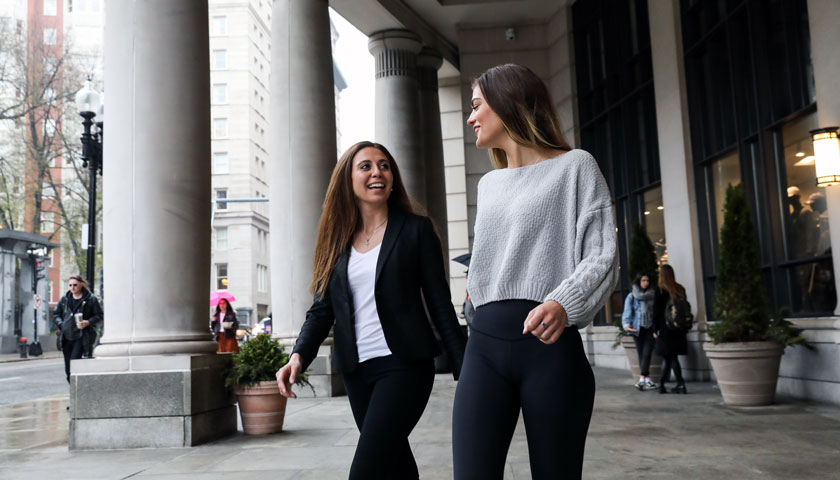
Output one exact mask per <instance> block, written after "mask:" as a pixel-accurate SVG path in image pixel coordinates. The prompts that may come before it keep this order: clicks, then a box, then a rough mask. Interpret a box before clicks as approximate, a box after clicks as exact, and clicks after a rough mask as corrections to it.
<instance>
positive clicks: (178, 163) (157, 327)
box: [96, 0, 216, 357]
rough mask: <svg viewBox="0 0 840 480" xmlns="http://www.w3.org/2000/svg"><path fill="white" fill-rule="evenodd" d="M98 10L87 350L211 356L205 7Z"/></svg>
mask: <svg viewBox="0 0 840 480" xmlns="http://www.w3.org/2000/svg"><path fill="white" fill-rule="evenodd" d="M109 7H110V4H109ZM107 14H108V24H107V26H106V28H105V57H106V59H107V61H106V62H105V77H106V78H107V80H106V88H107V90H108V135H106V136H105V147H104V165H105V168H104V180H103V186H104V189H103V197H104V198H103V217H104V229H103V234H104V243H105V248H104V252H103V253H104V258H103V263H104V268H105V274H104V276H105V278H106V279H107V282H108V298H107V304H106V305H105V309H106V319H107V321H106V327H105V335H104V337H103V338H102V344H101V345H100V346H99V347H98V348H97V349H96V355H97V356H99V357H103V356H126V355H154V354H172V353H204V352H208V353H209V352H214V351H215V350H216V344H215V342H213V341H212V339H211V337H210V335H209V333H208V328H207V324H208V309H209V307H208V295H209V287H208V286H209V285H210V278H209V275H210V228H209V226H210V169H209V167H208V162H209V159H210V103H209V99H210V82H209V78H210V67H209V57H208V53H207V52H208V51H209V43H208V42H209V40H208V19H207V2H206V1H195V2H165V1H149V0H146V1H142V0H137V1H133V2H123V3H120V4H119V7H116V6H115V7H114V8H108V9H107Z"/></svg>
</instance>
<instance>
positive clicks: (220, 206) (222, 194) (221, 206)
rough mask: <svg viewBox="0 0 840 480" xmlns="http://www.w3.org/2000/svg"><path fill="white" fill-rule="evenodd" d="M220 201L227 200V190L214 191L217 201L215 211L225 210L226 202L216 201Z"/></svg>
mask: <svg viewBox="0 0 840 480" xmlns="http://www.w3.org/2000/svg"><path fill="white" fill-rule="evenodd" d="M220 199H221V200H225V199H227V189H226V188H222V189H219V190H216V200H217V202H216V210H227V205H228V204H227V202H219V201H218V200H220Z"/></svg>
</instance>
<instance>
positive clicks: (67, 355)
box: [59, 334, 83, 383]
mask: <svg viewBox="0 0 840 480" xmlns="http://www.w3.org/2000/svg"><path fill="white" fill-rule="evenodd" d="M59 335H60V334H59ZM82 350H83V346H82V339H81V338H79V339H78V340H67V338H66V337H65V338H62V339H61V351H62V352H64V373H66V374H67V383H70V360H78V359H80V358H82Z"/></svg>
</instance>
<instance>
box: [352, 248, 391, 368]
mask: <svg viewBox="0 0 840 480" xmlns="http://www.w3.org/2000/svg"><path fill="white" fill-rule="evenodd" d="M381 246H382V243H380V244H379V245H377V246H376V247H375V248H374V249H373V250H371V251H369V252H367V253H359V252H357V251H356V249H355V248H353V247H350V261H349V262H348V264H347V279H348V280H349V281H350V290H351V291H352V292H353V306H354V307H355V313H356V348H357V349H358V351H359V362H364V361H365V360H370V359H371V358H376V357H384V356H386V355H391V350H390V349H389V348H388V344H387V343H386V342H385V334H384V333H383V332H382V323H381V322H380V321H379V313H378V312H377V311H376V298H374V287H375V283H376V261H377V259H378V258H379V249H380V247H381Z"/></svg>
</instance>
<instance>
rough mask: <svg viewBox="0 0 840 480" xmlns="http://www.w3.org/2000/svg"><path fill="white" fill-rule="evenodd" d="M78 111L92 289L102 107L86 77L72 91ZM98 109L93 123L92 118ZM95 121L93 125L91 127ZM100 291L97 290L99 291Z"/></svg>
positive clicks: (87, 277) (102, 118)
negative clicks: (81, 85) (85, 178)
mask: <svg viewBox="0 0 840 480" xmlns="http://www.w3.org/2000/svg"><path fill="white" fill-rule="evenodd" d="M76 105H77V106H78V108H79V115H81V117H82V118H83V119H84V120H83V121H82V126H84V132H83V133H82V166H83V167H84V168H87V169H88V170H89V172H90V180H89V185H90V189H89V195H90V197H89V199H88V235H87V246H86V248H87V265H86V270H87V271H86V273H85V279H86V280H87V281H88V284H89V285H90V287H91V289H93V285H94V282H93V280H94V279H93V277H94V274H95V271H96V270H95V268H96V175H97V173H99V174H102V139H103V136H104V120H105V118H104V117H105V111H104V103H103V102H102V101H101V95H100V94H99V93H98V92H97V91H95V90H93V88H91V85H90V77H88V80H87V83H86V84H85V87H84V88H83V89H81V90H79V93H77V94H76ZM97 112H98V113H99V118H98V119H97V121H96V122H95V123H94V121H93V118H94V117H96V116H97ZM94 125H96V129H95V130H93V129H92V127H93V126H94ZM101 293H102V292H100V294H101Z"/></svg>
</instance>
